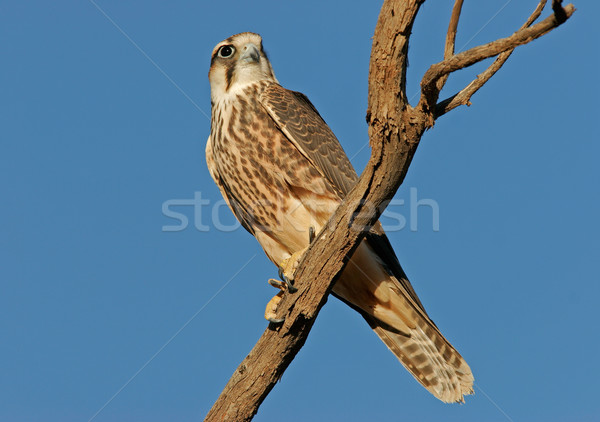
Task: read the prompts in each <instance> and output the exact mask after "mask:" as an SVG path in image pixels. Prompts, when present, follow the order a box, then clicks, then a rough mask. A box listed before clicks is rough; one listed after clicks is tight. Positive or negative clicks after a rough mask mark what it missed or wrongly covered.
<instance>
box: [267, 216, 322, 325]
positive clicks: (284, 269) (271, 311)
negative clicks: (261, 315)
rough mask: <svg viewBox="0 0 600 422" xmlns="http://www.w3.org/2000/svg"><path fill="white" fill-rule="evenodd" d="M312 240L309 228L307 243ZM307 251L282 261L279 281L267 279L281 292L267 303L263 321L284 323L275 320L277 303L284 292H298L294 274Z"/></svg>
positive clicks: (294, 254)
mask: <svg viewBox="0 0 600 422" xmlns="http://www.w3.org/2000/svg"><path fill="white" fill-rule="evenodd" d="M314 240H315V228H314V227H313V226H310V227H309V228H308V243H309V244H311V243H312V242H313V241H314ZM307 249H308V248H304V249H302V250H301V251H298V252H294V253H293V254H292V256H290V257H289V258H286V259H284V260H283V262H282V263H281V265H280V266H279V278H280V279H281V281H279V280H275V279H274V278H270V279H269V284H270V285H271V286H273V287H276V288H278V289H279V290H281V291H280V292H279V293H277V294H276V295H275V296H273V298H272V299H271V300H270V301H269V303H267V307H266V309H265V319H266V320H267V321H269V322H272V323H275V324H278V323H281V322H283V321H284V320H283V319H282V318H275V316H276V313H277V305H279V302H281V298H282V297H283V294H284V293H285V291H286V290H287V291H288V292H290V293H296V292H297V291H298V289H297V288H296V287H294V273H295V272H296V269H297V268H298V264H299V263H300V259H301V258H302V255H304V253H305V252H306V250H307Z"/></svg>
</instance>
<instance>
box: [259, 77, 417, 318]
mask: <svg viewBox="0 0 600 422" xmlns="http://www.w3.org/2000/svg"><path fill="white" fill-rule="evenodd" d="M260 102H261V103H262V105H263V107H265V109H266V110H267V112H268V113H269V115H270V116H271V117H272V118H273V120H274V121H275V123H276V124H277V126H278V127H279V128H280V129H281V131H282V132H283V133H284V134H285V135H286V136H287V138H288V139H289V140H290V141H291V142H292V143H293V144H294V145H295V146H296V148H298V150H299V151H300V152H301V153H302V154H303V155H304V156H305V157H306V158H308V160H309V161H310V162H311V163H313V165H314V166H315V168H316V169H317V170H319V172H320V173H321V174H322V175H323V176H324V177H325V178H326V179H327V180H328V181H329V183H330V184H331V185H332V186H333V187H334V188H335V189H336V191H337V192H338V194H339V197H340V199H343V198H345V197H346V195H347V194H348V193H349V192H350V190H351V189H352V188H353V187H354V185H355V184H356V181H357V180H358V176H357V174H356V171H355V170H354V167H352V164H351V163H350V160H349V159H348V156H347V155H346V153H345V152H344V149H343V148H342V146H341V145H340V142H339V141H338V139H337V138H336V137H335V135H334V134H333V132H332V131H331V129H330V128H329V126H327V123H325V121H324V120H323V118H322V117H321V115H320V114H319V112H318V111H317V109H316V108H315V106H313V105H312V103H311V102H310V100H309V99H308V98H307V97H306V95H304V94H302V93H300V92H295V91H290V90H287V89H285V88H283V87H282V86H281V85H278V84H275V83H273V84H270V85H269V86H268V87H267V88H265V90H264V91H263V93H262V94H261V97H260ZM366 239H367V242H369V244H370V245H371V246H372V247H373V249H374V250H375V252H376V253H377V254H378V255H379V257H380V258H381V259H382V261H383V262H384V264H385V266H386V269H387V270H388V272H389V273H390V274H391V275H393V276H395V277H396V279H397V280H398V281H399V283H400V285H401V286H402V287H403V288H404V291H406V293H407V295H408V296H409V297H410V298H411V299H412V300H413V301H414V302H415V304H416V305H417V306H418V307H420V308H421V310H422V311H423V313H425V315H427V313H426V312H425V309H424V308H423V305H422V304H421V301H420V300H419V298H418V296H417V294H416V293H415V291H414V289H413V287H412V285H411V284H410V282H409V281H408V278H407V277H406V274H405V273H404V270H402V267H401V266H400V262H399V261H398V258H397V257H396V254H395V253H394V249H393V248H392V245H391V244H390V241H389V240H388V238H387V236H386V235H385V233H384V231H383V229H382V228H381V225H380V224H379V223H376V224H375V226H374V227H373V229H372V230H371V232H370V233H369V234H368V235H367V237H366Z"/></svg>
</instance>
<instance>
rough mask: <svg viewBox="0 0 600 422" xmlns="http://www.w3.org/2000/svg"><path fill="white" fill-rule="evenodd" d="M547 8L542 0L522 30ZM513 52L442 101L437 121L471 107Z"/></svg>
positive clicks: (506, 52) (505, 54)
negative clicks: (455, 110)
mask: <svg viewBox="0 0 600 422" xmlns="http://www.w3.org/2000/svg"><path fill="white" fill-rule="evenodd" d="M545 6H546V0H541V1H540V2H539V3H538V5H537V7H536V8H535V10H534V11H533V13H532V14H531V16H529V18H528V19H527V21H526V22H525V23H524V24H523V26H522V27H521V28H520V29H523V28H528V27H529V26H531V24H532V23H533V22H535V21H536V20H537V18H539V17H540V15H541V14H542V10H544V7H545ZM513 51H515V49H514V48H513V49H510V50H508V51H505V52H504V53H500V54H499V55H498V57H496V60H494V62H493V63H492V64H491V65H490V66H489V67H488V68H487V69H486V70H485V71H484V72H482V73H480V74H479V75H477V78H475V79H474V80H473V81H472V82H471V83H470V84H469V85H467V86H466V87H465V88H464V89H462V90H461V91H460V92H459V93H457V94H454V95H453V96H452V97H450V98H447V99H445V100H444V101H440V102H439V103H438V104H437V105H436V106H435V114H434V118H435V119H437V118H438V117H440V116H442V115H444V114H446V113H448V112H449V111H450V110H452V109H455V108H456V107H458V106H461V105H471V97H472V96H473V95H474V94H475V93H476V92H477V91H478V90H479V88H481V87H482V86H483V85H485V83H486V82H487V81H488V80H490V78H491V77H492V76H494V74H495V73H496V72H497V71H498V70H499V69H500V68H501V67H502V66H503V65H504V63H505V62H506V61H507V60H508V58H509V57H510V55H511V54H512V52H513ZM447 77H448V75H446V76H444V77H442V79H444V78H447ZM444 80H445V79H444Z"/></svg>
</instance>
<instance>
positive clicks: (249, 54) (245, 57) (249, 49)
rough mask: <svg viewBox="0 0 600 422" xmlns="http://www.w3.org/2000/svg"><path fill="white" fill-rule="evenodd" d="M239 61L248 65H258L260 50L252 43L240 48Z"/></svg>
mask: <svg viewBox="0 0 600 422" xmlns="http://www.w3.org/2000/svg"><path fill="white" fill-rule="evenodd" d="M240 61H243V62H248V63H258V62H259V61H260V50H259V49H258V47H257V46H256V45H254V44H253V43H251V42H250V43H248V44H246V45H245V46H244V47H243V48H242V55H241V56H240Z"/></svg>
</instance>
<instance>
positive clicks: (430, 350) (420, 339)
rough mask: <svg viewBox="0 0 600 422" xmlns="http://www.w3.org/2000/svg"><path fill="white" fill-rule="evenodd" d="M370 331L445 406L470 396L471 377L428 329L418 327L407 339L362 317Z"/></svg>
mask: <svg viewBox="0 0 600 422" xmlns="http://www.w3.org/2000/svg"><path fill="white" fill-rule="evenodd" d="M363 316H364V317H365V319H366V320H367V322H368V323H369V325H370V326H371V328H372V329H373V331H375V333H376V334H377V335H378V336H379V338H380V339H381V340H382V341H383V342H384V343H385V345H386V346H387V347H388V348H389V349H390V350H391V351H392V353H394V355H396V357H397V358H398V360H400V362H401V363H402V365H404V367H405V368H406V369H407V370H408V371H409V372H410V373H411V374H412V375H413V376H414V377H415V379H416V380H417V381H419V382H420V383H421V385H423V387H425V388H426V389H427V390H429V392H431V394H433V395H434V396H435V397H437V398H438V399H440V400H442V401H443V402H445V403H452V402H464V398H463V396H465V395H468V394H473V381H474V378H473V374H472V373H471V369H470V368H469V365H468V364H467V363H466V362H465V360H464V359H463V358H462V356H461V355H460V354H459V353H458V352H457V351H456V350H455V349H454V348H453V347H452V346H451V345H450V344H449V343H448V341H447V340H446V339H445V338H444V337H443V336H442V335H441V334H439V332H437V330H436V329H433V328H431V327H426V328H423V327H422V325H421V324H418V325H417V327H416V328H415V329H414V330H411V332H410V336H407V335H406V334H403V333H400V332H397V331H395V330H393V329H392V328H390V327H388V326H386V325H385V324H382V323H381V322H379V321H378V320H377V319H375V318H373V317H371V316H368V315H363Z"/></svg>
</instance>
